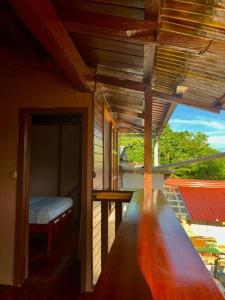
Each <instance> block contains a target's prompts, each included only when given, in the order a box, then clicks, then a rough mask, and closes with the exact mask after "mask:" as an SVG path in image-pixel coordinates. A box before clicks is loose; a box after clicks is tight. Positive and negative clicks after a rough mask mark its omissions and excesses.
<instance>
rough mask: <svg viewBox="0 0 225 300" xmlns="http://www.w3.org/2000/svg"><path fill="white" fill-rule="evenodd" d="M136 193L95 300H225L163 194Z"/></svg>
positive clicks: (105, 268)
mask: <svg viewBox="0 0 225 300" xmlns="http://www.w3.org/2000/svg"><path fill="white" fill-rule="evenodd" d="M143 198H144V193H143V191H142V192H135V193H134V195H133V197H132V200H131V202H130V204H129V208H128V211H127V213H126V214H125V216H124V218H123V221H122V223H121V225H120V227H119V230H118V232H117V235H116V238H115V241H114V243H113V246H112V248H111V251H110V252H109V256H108V259H107V262H106V264H105V266H104V269H103V271H102V273H101V275H100V277H99V280H98V282H97V284H96V287H95V289H94V293H93V298H92V299H94V300H103V299H107V300H111V299H113V300H117V299H118V300H128V299H136V300H147V299H148V300H149V299H154V300H155V299H156V300H161V299H162V300H181V299H182V300H190V299H198V300H222V299H224V298H223V296H222V294H221V292H220V291H219V289H218V288H217V286H216V283H215V282H214V280H213V278H212V277H211V275H210V273H209V272H208V270H207V269H206V267H205V266H204V264H203V262H202V261H201V259H200V257H199V255H198V253H197V252H196V250H195V249H194V248H193V246H192V243H191V241H190V239H189V238H188V236H187V235H186V233H185V231H184V230H183V228H182V226H181V225H180V223H179V221H178V220H177V218H176V216H175V215H174V213H173V212H172V210H171V209H170V207H169V206H168V204H167V202H166V201H165V199H164V197H163V195H162V193H161V192H158V191H155V192H154V193H153V196H152V198H151V199H149V203H148V205H146V203H144V199H143Z"/></svg>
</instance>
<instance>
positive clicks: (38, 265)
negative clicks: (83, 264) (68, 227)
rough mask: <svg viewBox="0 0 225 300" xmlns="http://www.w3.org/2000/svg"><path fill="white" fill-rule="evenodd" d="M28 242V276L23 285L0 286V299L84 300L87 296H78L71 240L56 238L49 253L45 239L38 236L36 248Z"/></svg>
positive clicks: (77, 280) (77, 272)
mask: <svg viewBox="0 0 225 300" xmlns="http://www.w3.org/2000/svg"><path fill="white" fill-rule="evenodd" d="M32 242H33V243H31V245H30V250H31V251H30V252H31V255H30V264H29V266H30V276H29V278H28V279H27V280H26V281H25V282H24V284H23V286H22V287H20V288H17V287H4V286H0V300H42V299H43V300H50V299H51V300H70V299H71V300H72V299H73V300H76V299H79V300H81V299H82V300H83V299H85V300H88V299H90V297H91V295H80V293H79V292H80V291H79V288H80V263H79V260H78V259H77V258H76V249H77V245H76V241H75V239H74V240H73V239H71V237H70V238H66V239H65V238H64V239H63V241H61V242H60V241H58V245H57V244H56V246H55V249H54V250H53V251H52V253H51V254H50V255H48V254H46V251H45V246H46V243H45V242H46V241H45V239H43V237H39V242H38V243H39V251H34V249H35V247H34V245H35V240H33V241H32Z"/></svg>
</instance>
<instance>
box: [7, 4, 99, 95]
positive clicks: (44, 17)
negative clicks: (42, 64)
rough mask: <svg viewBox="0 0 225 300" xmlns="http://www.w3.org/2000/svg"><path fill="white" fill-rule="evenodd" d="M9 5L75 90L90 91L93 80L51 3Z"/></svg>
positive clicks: (92, 86) (92, 88) (92, 87)
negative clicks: (53, 59) (62, 71)
mask: <svg viewBox="0 0 225 300" xmlns="http://www.w3.org/2000/svg"><path fill="white" fill-rule="evenodd" d="M9 2H10V4H11V6H12V7H13V8H14V9H15V10H16V12H17V14H18V15H19V16H20V17H21V19H22V20H23V21H24V23H25V24H26V25H27V26H28V27H29V29H30V30H31V31H32V32H33V34H34V35H35V36H36V37H37V38H38V39H39V41H40V42H41V44H42V45H43V46H44V47H45V48H46V49H47V50H48V52H49V53H50V54H51V55H52V56H53V57H54V58H55V60H56V61H57V62H58V64H59V65H60V67H61V68H62V69H63V70H64V72H65V73H66V74H67V76H68V77H69V78H70V80H71V81H72V82H73V83H74V84H75V86H76V88H77V89H79V90H81V91H93V90H94V78H93V76H92V74H91V72H90V70H89V68H88V67H87V66H86V65H85V63H84V62H83V60H82V58H81V56H80V54H79V52H78V51H77V49H76V48H75V46H74V44H73V42H72V40H71V39H70V37H69V34H68V33H67V32H66V30H65V29H64V26H63V24H62V22H61V21H60V19H59V17H58V16H57V14H56V12H55V10H54V8H53V6H52V4H51V3H50V1H49V0H45V1H41V0H35V1H32V0H9Z"/></svg>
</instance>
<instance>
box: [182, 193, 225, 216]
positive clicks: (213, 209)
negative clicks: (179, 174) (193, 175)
mask: <svg viewBox="0 0 225 300" xmlns="http://www.w3.org/2000/svg"><path fill="white" fill-rule="evenodd" d="M180 191H181V194H182V196H183V199H184V201H185V204H186V207H187V209H188V211H189V214H190V216H191V219H193V220H196V221H205V222H224V221H225V189H224V188H210V189H209V188H202V187H180Z"/></svg>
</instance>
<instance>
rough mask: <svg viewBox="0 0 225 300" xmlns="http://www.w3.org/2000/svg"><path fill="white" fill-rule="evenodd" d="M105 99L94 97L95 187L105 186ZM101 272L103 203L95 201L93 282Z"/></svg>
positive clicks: (101, 187)
mask: <svg viewBox="0 0 225 300" xmlns="http://www.w3.org/2000/svg"><path fill="white" fill-rule="evenodd" d="M103 130H104V126H103V100H102V99H101V98H98V96H95V98H94V143H93V144H94V149H93V152H94V153H93V159H94V166H93V168H94V172H95V174H96V177H95V178H94V179H93V188H94V189H103V187H104V179H103V176H104V163H103V134H104V133H103ZM100 272H101V203H100V202H94V203H93V283H94V284H95V283H96V281H97V279H98V277H99V275H100Z"/></svg>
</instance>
